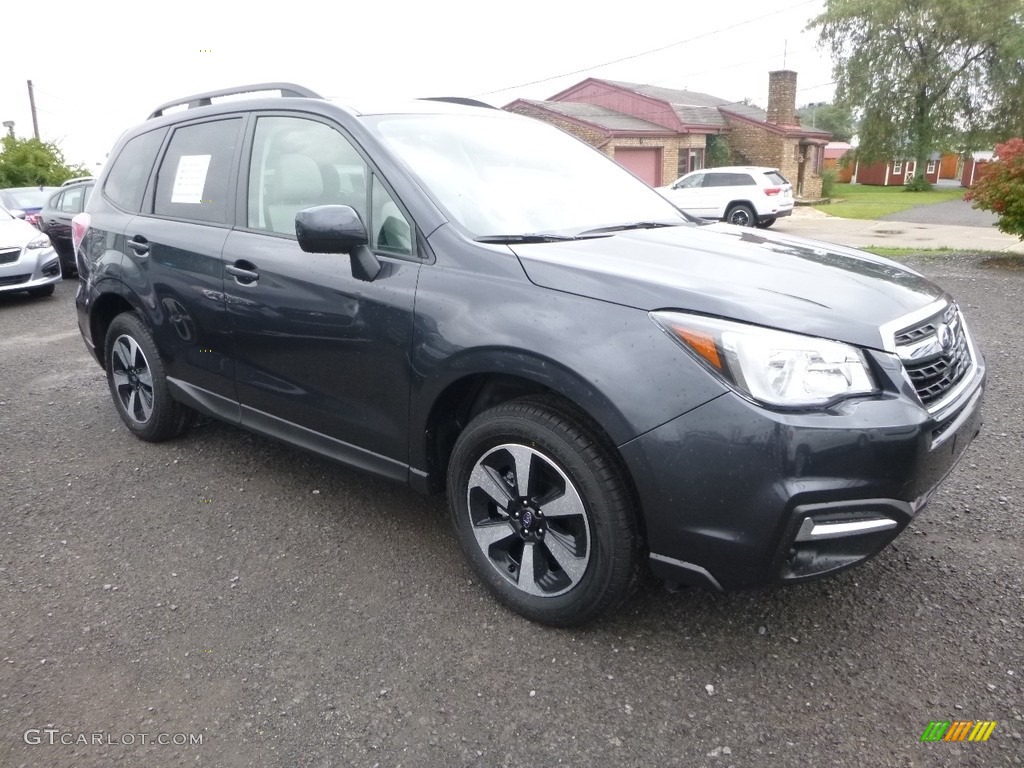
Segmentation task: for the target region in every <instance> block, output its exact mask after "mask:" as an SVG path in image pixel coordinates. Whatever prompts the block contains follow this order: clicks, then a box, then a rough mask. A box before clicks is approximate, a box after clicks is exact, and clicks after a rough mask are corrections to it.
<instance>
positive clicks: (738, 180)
mask: <svg viewBox="0 0 1024 768" xmlns="http://www.w3.org/2000/svg"><path fill="white" fill-rule="evenodd" d="M729 175H730V176H732V182H731V186H734V187H756V186H757V182H756V181H754V177H753V176H751V175H750V174H749V173H732V174H729Z"/></svg>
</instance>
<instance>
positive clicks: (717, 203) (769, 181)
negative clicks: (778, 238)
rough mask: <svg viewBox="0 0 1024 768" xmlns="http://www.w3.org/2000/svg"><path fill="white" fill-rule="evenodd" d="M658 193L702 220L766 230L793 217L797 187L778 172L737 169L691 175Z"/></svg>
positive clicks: (683, 177) (695, 172) (745, 166)
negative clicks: (778, 221)
mask: <svg viewBox="0 0 1024 768" xmlns="http://www.w3.org/2000/svg"><path fill="white" fill-rule="evenodd" d="M658 192H660V193H661V194H662V196H663V197H665V198H666V199H668V201H669V202H671V203H672V204H674V205H675V206H676V207H677V208H681V209H682V210H684V211H686V212H687V213H688V214H690V215H691V216H696V217H698V218H701V219H715V220H719V221H727V222H729V223H730V224H736V225H737V226H740V227H754V226H757V227H761V228H762V229H765V228H767V227H770V226H771V225H772V224H774V223H775V220H776V219H778V218H780V217H782V216H789V215H791V214H792V213H793V185H792V184H790V183H789V182H788V181H786V177H785V176H783V175H782V174H781V173H779V170H778V169H777V168H761V167H758V166H753V165H742V166H740V165H737V166H729V167H726V168H706V169H704V170H703V171H691V172H690V173H688V174H686V175H685V176H681V177H680V178H678V179H676V180H675V181H674V182H672V183H671V184H669V185H668V186H667V187H658Z"/></svg>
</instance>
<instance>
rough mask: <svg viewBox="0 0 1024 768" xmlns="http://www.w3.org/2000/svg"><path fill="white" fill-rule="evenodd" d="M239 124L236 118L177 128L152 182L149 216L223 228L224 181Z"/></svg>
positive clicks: (226, 185) (226, 184) (225, 217)
mask: <svg viewBox="0 0 1024 768" xmlns="http://www.w3.org/2000/svg"><path fill="white" fill-rule="evenodd" d="M241 127H242V121H241V119H239V118H232V119H230V120H217V121H214V122H211V123H198V124H196V125H186V126H184V127H182V128H178V129H177V130H176V131H175V132H174V135H173V136H171V143H170V144H169V145H168V147H167V152H166V153H165V154H164V158H163V161H162V162H161V163H160V170H159V172H158V173H157V180H156V200H155V201H154V204H153V213H155V214H157V215H159V216H171V217H173V218H176V219H190V220H192V221H206V222H211V223H214V224H226V223H227V220H228V214H227V212H228V210H229V208H230V207H231V206H229V205H228V199H227V198H228V178H229V177H230V175H231V161H232V159H233V158H234V155H235V146H236V144H237V143H238V138H239V132H240V130H241Z"/></svg>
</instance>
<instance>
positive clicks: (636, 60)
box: [0, 0, 833, 171]
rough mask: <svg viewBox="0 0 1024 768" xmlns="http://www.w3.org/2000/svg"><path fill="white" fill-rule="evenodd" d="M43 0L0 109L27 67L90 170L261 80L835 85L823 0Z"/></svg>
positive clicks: (528, 88)
mask: <svg viewBox="0 0 1024 768" xmlns="http://www.w3.org/2000/svg"><path fill="white" fill-rule="evenodd" d="M46 5H47V15H48V16H49V17H54V18H57V19H60V22H59V23H49V22H48V23H46V24H45V25H43V26H39V25H36V24H35V22H32V21H31V16H29V17H22V18H23V21H22V22H18V26H24V29H23V33H21V34H6V35H4V54H5V55H4V65H3V67H2V68H0V122H3V121H8V120H13V121H14V123H15V126H14V131H15V135H17V136H19V137H23V138H24V137H30V136H31V135H32V117H31V112H30V109H29V99H28V88H27V81H28V80H32V82H33V85H34V90H35V98H36V107H37V114H38V119H39V131H40V136H41V138H43V139H44V140H47V141H54V142H56V143H57V144H58V145H59V146H60V148H61V150H62V151H63V153H64V156H65V159H66V160H67V161H68V162H69V163H72V164H73V163H82V164H84V165H85V166H86V167H88V168H89V169H90V170H93V171H96V170H98V169H99V167H100V165H101V164H102V163H103V162H104V160H105V158H106V155H107V153H108V152H109V151H110V149H111V148H112V146H113V144H114V142H115V141H116V140H117V138H118V136H120V134H121V133H122V132H123V131H124V130H125V129H127V128H129V127H131V126H133V125H135V124H137V123H139V122H141V121H143V120H144V119H145V118H146V116H147V115H148V114H149V113H150V112H151V111H152V110H153V109H154V108H155V107H157V106H158V105H159V104H162V103H164V102H167V101H171V100H173V99H176V98H180V97H183V96H187V95H189V94H193V93H200V92H203V91H209V90H215V89H220V88H227V87H231V86H235V85H242V84H250V83H258V82H270V81H290V82H294V83H298V84H300V85H304V86H306V87H307V88H310V89H312V90H313V91H316V92H317V93H319V94H321V95H323V96H325V97H329V98H338V99H341V100H344V99H345V98H351V99H353V100H354V101H356V102H357V103H358V102H359V101H362V100H365V99H368V98H369V99H373V101H375V102H376V101H378V100H380V99H381V98H407V97H420V96H469V97H473V98H478V99H481V100H483V101H486V102H488V103H490V104H494V105H496V106H503V105H505V104H507V103H508V102H510V101H512V100H513V99H516V98H529V99H544V98H547V97H550V96H552V95H554V94H555V93H557V92H559V91H561V90H563V89H565V88H567V87H568V86H570V85H572V84H574V83H576V82H579V81H580V80H583V79H584V78H587V77H599V78H606V79H609V80H625V81H630V82H637V83H646V84H650V85H660V86H665V87H669V88H682V89H688V90H692V91H699V92H702V93H710V94H713V95H715V96H719V97H721V98H724V99H728V100H730V101H740V100H742V99H746V98H749V99H751V100H752V101H753V102H754V103H755V104H758V105H760V106H765V105H766V104H767V100H768V72H769V71H771V70H775V69H782V68H783V67H784V66H785V68H787V69H793V70H796V71H797V73H798V78H799V79H798V84H797V89H798V91H797V104H798V106H799V105H801V104H805V103H809V102H819V101H830V100H831V98H832V96H833V85H832V82H831V81H832V62H831V59H830V57H829V55H828V52H827V51H823V50H821V49H819V48H818V46H817V35H816V34H815V33H814V32H813V31H805V27H806V26H807V23H808V21H809V20H810V19H812V18H813V17H814V16H816V15H817V14H818V13H820V12H821V11H822V8H823V6H824V0H777V2H775V3H764V2H762V1H761V0H730V2H729V3H707V2H701V3H695V2H693V0H674V2H663V0H648V2H645V3H642V4H639V3H638V4H636V12H635V13H630V12H628V11H627V10H625V9H628V8H629V4H628V3H623V4H616V5H609V6H606V8H607V9H608V10H603V11H597V10H596V9H598V8H599V7H600V6H598V5H597V4H595V3H593V2H587V3H583V2H574V1H568V2H567V1H566V0H562V2H558V1H557V0H546V1H543V2H542V1H538V0H517V2H515V3H510V4H509V5H508V6H501V5H500V4H494V3H485V2H480V1H479V0H476V1H475V2H467V1H466V0H433V2H422V1H421V2H399V3H397V4H396V3H376V2H374V3H337V4H333V3H332V4H330V5H328V4H326V3H325V4H319V3H309V2H305V3H300V2H292V3H287V2H280V3H274V4H273V5H272V6H270V5H268V4H263V3H252V4H241V3H230V4H228V3H216V2H215V0H206V2H197V1H196V0H177V2H173V3H163V4H162V5H164V6H165V7H166V8H167V14H166V16H164V17H159V16H158V15H157V13H156V11H155V10H154V9H155V8H157V7H159V5H161V4H157V3H151V2H150V3H140V2H138V0H131V2H124V1H123V0H92V2H89V3H83V2H79V1H78V0H76V1H75V2H69V0H51V2H48V3H47V4H46ZM271 7H272V8H273V13H270V12H269V9H270V8H271ZM240 9H246V11H245V12H241V10H240ZM611 9H617V10H615V11H614V12H613V11H612V10H611ZM659 49H660V50H659Z"/></svg>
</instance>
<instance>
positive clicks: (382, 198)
mask: <svg viewBox="0 0 1024 768" xmlns="http://www.w3.org/2000/svg"><path fill="white" fill-rule="evenodd" d="M371 205H372V209H373V210H372V214H371V216H370V223H371V225H372V229H371V230H370V247H371V248H375V249H378V250H381V251H390V252H391V253H399V254H403V255H405V256H411V255H412V227H410V226H409V222H408V220H407V219H406V218H405V216H404V214H403V213H402V211H401V209H399V207H398V206H397V205H395V201H394V200H392V199H391V195H390V194H388V191H387V189H386V188H385V187H384V185H383V184H381V182H380V179H378V178H377V176H376V174H375V175H374V177H373V195H372V196H371Z"/></svg>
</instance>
